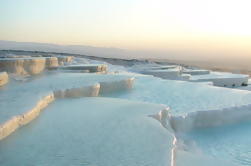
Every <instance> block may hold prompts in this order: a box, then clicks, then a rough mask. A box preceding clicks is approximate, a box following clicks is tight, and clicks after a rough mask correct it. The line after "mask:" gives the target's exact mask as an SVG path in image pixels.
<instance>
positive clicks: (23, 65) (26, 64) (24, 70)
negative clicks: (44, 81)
mask: <svg viewBox="0 0 251 166" xmlns="http://www.w3.org/2000/svg"><path fill="white" fill-rule="evenodd" d="M45 67H46V59H45V58H3V59H1V60H0V70H2V71H7V72H8V73H15V74H20V75H25V74H30V75H35V74H39V73H41V72H42V71H44V69H45Z"/></svg>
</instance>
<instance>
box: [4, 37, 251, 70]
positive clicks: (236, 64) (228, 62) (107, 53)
mask: <svg viewBox="0 0 251 166" xmlns="http://www.w3.org/2000/svg"><path fill="white" fill-rule="evenodd" d="M0 49H1V50H6V49H10V50H25V51H45V52H58V53H72V54H83V55H89V56H97V57H107V58H118V59H149V60H154V61H162V62H171V63H177V64H185V65H191V66H196V67H200V68H205V69H211V70H217V71H229V72H234V73H243V74H251V65H250V63H251V55H250V56H242V55H239V56H235V57H229V56H227V55H221V54H219V56H218V57H217V56H216V55H212V56H213V58H205V56H203V55H197V53H195V55H193V54H192V53H189V52H187V53H185V52H183V53H182V52H171V51H170V53H169V52H159V51H155V52H154V51H144V50H127V49H120V48H106V47H92V46H84V45H57V44H49V43H34V42H15V41H4V40H0ZM206 57H209V56H206ZM216 57H217V58H216Z"/></svg>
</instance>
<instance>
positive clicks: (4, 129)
mask: <svg viewBox="0 0 251 166" xmlns="http://www.w3.org/2000/svg"><path fill="white" fill-rule="evenodd" d="M67 76H68V77H67ZM106 77H107V78H106ZM112 77H115V78H116V75H110V76H109V75H104V76H102V75H94V76H92V75H91V74H86V75H85V74H74V73H72V74H68V73H61V74H55V75H51V76H45V78H44V79H42V78H41V81H39V80H37V81H36V80H35V81H34V82H31V83H30V85H27V87H23V88H24V89H23V91H26V90H28V89H27V88H29V87H31V88H34V87H33V86H40V89H42V91H43V89H44V91H45V92H46V93H47V91H51V92H49V93H47V95H44V97H42V98H41V99H40V100H39V101H38V102H37V104H36V105H34V107H33V108H31V109H29V111H27V112H24V113H22V114H20V115H15V116H12V117H11V118H10V119H9V120H7V121H5V122H3V123H2V124H0V140H1V139H4V138H5V137H7V136H8V135H10V134H11V133H13V132H14V131H15V130H16V129H18V128H19V127H21V126H23V125H25V124H28V123H29V122H31V121H32V120H33V119H35V118H36V117H37V116H38V115H39V114H40V112H41V111H42V110H43V109H44V108H45V107H46V106H47V105H48V104H50V103H51V102H53V101H54V100H55V99H59V98H79V97H96V96H98V95H99V94H101V95H102V93H108V92H110V93H111V92H116V91H122V90H127V89H130V88H132V87H133V81H134V78H130V77H119V78H118V79H115V80H110V79H111V78H112ZM117 77H118V76H117ZM75 79H78V80H75ZM85 79H86V81H87V80H88V81H89V82H86V83H85V82H84V80H85ZM56 80H57V81H58V82H55V81H56ZM74 82H75V84H76V85H74V84H73V83H74ZM81 82H82V83H81ZM98 82H100V83H98ZM39 83H40V84H41V85H39ZM25 84H28V83H25ZM46 84H47V85H46ZM81 84H82V85H81ZM58 86H61V87H58ZM17 88H18V87H17ZM20 88H22V86H21V87H20ZM61 88H62V89H61ZM106 88H109V89H108V90H104V89H106ZM101 89H102V90H101ZM18 91H20V89H19V90H18ZM13 92H15V90H14V89H13ZM20 92H21V91H20ZM36 93H38V94H39V93H40V92H36ZM10 94H13V93H10ZM38 94H37V95H38ZM42 94H43V93H42ZM21 95H22V96H23V95H24V94H21ZM26 95H27V94H26ZM28 95H32V93H28ZM7 96H8V95H7ZM15 96H16V95H15ZM0 97H1V96H0ZM17 100H20V102H21V101H22V100H24V99H22V98H17ZM3 107H5V105H3ZM27 108H28V107H27ZM13 109H14V108H13ZM15 109H19V108H15ZM12 111H14V110H12Z"/></svg>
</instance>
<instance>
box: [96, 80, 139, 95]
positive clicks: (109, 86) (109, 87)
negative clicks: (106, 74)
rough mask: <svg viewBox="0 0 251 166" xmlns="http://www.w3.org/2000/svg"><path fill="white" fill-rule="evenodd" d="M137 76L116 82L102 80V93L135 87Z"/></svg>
mask: <svg viewBox="0 0 251 166" xmlns="http://www.w3.org/2000/svg"><path fill="white" fill-rule="evenodd" d="M134 80H135V78H129V79H126V80H118V81H114V82H100V87H101V88H100V93H102V94H105V93H112V92H118V91H123V90H128V89H132V88H133V83H134Z"/></svg>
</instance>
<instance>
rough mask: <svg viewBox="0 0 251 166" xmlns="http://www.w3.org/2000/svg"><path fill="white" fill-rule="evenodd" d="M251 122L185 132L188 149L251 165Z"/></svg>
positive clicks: (244, 165) (247, 165) (183, 137)
mask: <svg viewBox="0 0 251 166" xmlns="http://www.w3.org/2000/svg"><path fill="white" fill-rule="evenodd" d="M250 129H251V122H245V123H239V124H235V125H227V126H222V127H217V128H204V129H201V130H195V131H193V132H189V133H186V134H184V135H183V136H182V137H181V139H184V140H186V141H185V142H186V144H187V146H188V149H191V150H192V149H196V150H197V151H201V152H202V153H204V154H207V155H210V156H213V157H215V158H219V159H224V160H228V161H231V162H233V163H236V164H238V165H242V166H250V165H251V139H250V138H251V130H250Z"/></svg>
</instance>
